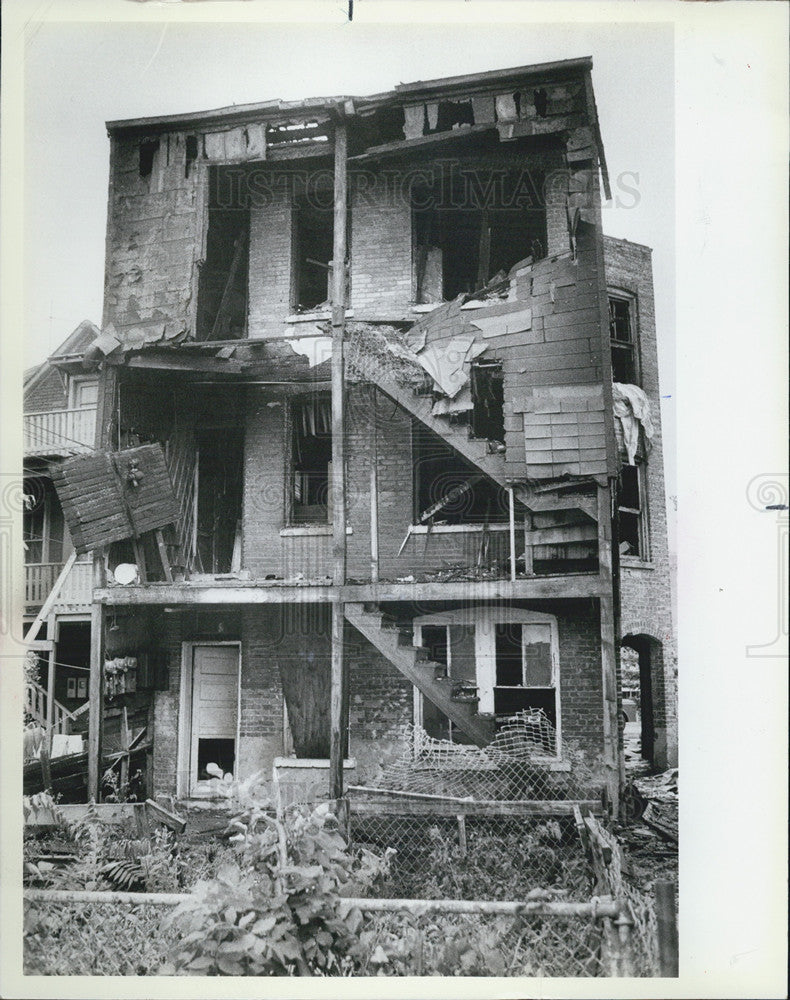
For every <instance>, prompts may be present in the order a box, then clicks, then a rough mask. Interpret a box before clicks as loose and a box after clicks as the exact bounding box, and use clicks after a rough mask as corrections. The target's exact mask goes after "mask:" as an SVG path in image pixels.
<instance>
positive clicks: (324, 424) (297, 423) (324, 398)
mask: <svg viewBox="0 0 790 1000" xmlns="http://www.w3.org/2000/svg"><path fill="white" fill-rule="evenodd" d="M291 423H292V428H293V434H292V470H293V477H292V488H291V522H292V523H293V524H326V522H327V520H328V518H329V489H330V484H331V480H332V398H331V396H330V394H329V393H319V394H317V395H315V396H309V397H307V398H305V399H298V400H296V401H295V402H294V404H293V407H292V410H291Z"/></svg>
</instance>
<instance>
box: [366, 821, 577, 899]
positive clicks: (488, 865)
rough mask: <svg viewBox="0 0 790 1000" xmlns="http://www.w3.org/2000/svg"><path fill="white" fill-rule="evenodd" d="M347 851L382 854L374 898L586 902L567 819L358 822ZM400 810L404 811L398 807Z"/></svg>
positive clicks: (573, 832)
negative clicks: (385, 857)
mask: <svg viewBox="0 0 790 1000" xmlns="http://www.w3.org/2000/svg"><path fill="white" fill-rule="evenodd" d="M355 808H359V806H356V807H355V805H354V804H353V803H352V813H351V822H350V830H351V840H352V844H353V846H354V848H355V849H357V850H359V849H365V848H366V849H369V850H372V851H375V852H377V853H382V852H383V851H388V852H389V865H388V872H387V874H386V875H385V876H382V877H381V878H380V879H379V881H378V883H377V884H376V886H375V893H376V895H380V896H384V897H399V898H413V899H417V898H419V899H500V900H504V899H525V898H534V897H530V893H533V894H537V896H538V898H545V899H575V900H579V899H586V898H589V896H590V893H591V891H592V878H591V872H590V867H589V864H588V862H587V859H586V857H585V854H584V850H583V848H582V845H581V843H580V841H579V838H578V835H577V833H576V830H575V827H574V823H573V820H572V819H571V820H568V819H567V818H559V819H557V818H538V819H534V818H523V817H508V816H498V817H497V816H490V817H479V816H469V815H464V814H460V815H459V816H454V817H448V816H437V815H433V816H431V815H423V816H420V815H408V813H407V812H404V813H402V814H400V815H375V814H373V815H372V814H371V812H373V811H375V808H376V806H375V805H373V806H371V809H370V811H367V810H366V811H365V812H364V813H362V814H360V813H357V812H355V811H354V810H355ZM404 808H407V807H404Z"/></svg>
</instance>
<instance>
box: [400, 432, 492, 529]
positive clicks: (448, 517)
mask: <svg viewBox="0 0 790 1000" xmlns="http://www.w3.org/2000/svg"><path fill="white" fill-rule="evenodd" d="M412 441H413V461H414V480H413V482H414V518H415V522H414V523H415V524H421V523H425V521H427V520H430V521H431V523H433V524H484V523H486V522H488V523H492V524H493V523H505V522H507V520H508V497H507V493H506V492H505V490H503V489H502V487H501V486H498V485H496V484H495V483H491V482H490V481H489V480H488V479H486V478H485V477H483V476H481V475H480V473H479V471H478V470H477V469H475V468H474V467H473V466H472V465H471V464H470V463H468V462H466V461H465V460H464V459H462V458H461V457H460V456H459V455H458V454H457V453H456V452H455V451H453V449H452V448H451V447H450V446H449V445H447V444H445V442H444V441H442V439H441V438H440V437H439V435H438V434H435V433H434V432H433V431H431V430H429V429H428V428H427V427H424V426H423V425H422V424H418V423H416V422H415V423H414V425H413V436H412ZM431 511H433V512H432V513H431Z"/></svg>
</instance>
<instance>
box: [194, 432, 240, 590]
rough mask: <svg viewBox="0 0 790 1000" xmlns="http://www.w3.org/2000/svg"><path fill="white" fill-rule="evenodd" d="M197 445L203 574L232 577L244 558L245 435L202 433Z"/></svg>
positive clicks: (198, 545)
mask: <svg viewBox="0 0 790 1000" xmlns="http://www.w3.org/2000/svg"><path fill="white" fill-rule="evenodd" d="M197 443H198V493H197V551H198V559H199V564H200V568H201V570H202V572H204V573H213V574H216V573H229V572H230V571H231V569H232V568H234V563H236V564H238V563H239V562H240V558H241V504H242V479H243V456H244V438H243V433H242V431H241V430H239V429H237V428H227V427H226V428H212V429H211V430H210V431H208V430H204V431H199V432H198V435H197ZM235 568H236V569H238V568H240V566H239V565H236V566H235Z"/></svg>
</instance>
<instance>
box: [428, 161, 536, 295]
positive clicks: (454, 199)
mask: <svg viewBox="0 0 790 1000" xmlns="http://www.w3.org/2000/svg"><path fill="white" fill-rule="evenodd" d="M461 167H462V168H463V169H458V170H454V171H453V174H452V176H451V177H450V178H447V177H443V178H442V179H441V181H437V183H435V184H433V185H430V184H428V185H426V184H419V185H418V184H415V185H414V186H413V187H412V189H411V198H412V245H413V248H414V251H413V256H414V297H415V302H417V303H418V304H424V303H430V302H436V301H441V300H442V299H445V300H449V299H453V298H455V297H456V296H457V295H460V294H462V293H467V294H468V293H471V292H474V291H476V290H477V289H479V288H482V287H483V286H484V285H485V284H486V283H487V282H488V281H489V280H490V279H491V277H493V276H494V275H497V274H498V273H499V272H500V271H508V270H509V269H510V268H511V267H512V266H513V265H514V264H516V263H517V262H518V261H520V260H523V259H524V258H525V257H527V256H529V255H530V254H533V255H534V254H535V253H536V252H538V253H539V252H541V250H540V248H541V247H542V246H545V245H546V214H545V209H544V208H543V206H542V203H541V197H540V190H541V185H542V183H543V178H542V177H541V176H535V177H534V178H529V179H527V178H525V175H524V172H523V171H520V170H503V169H502V168H497V169H493V168H491V167H486V166H484V165H476V164H475V162H474V161H470V162H469V164H468V165H467V166H464V164H461Z"/></svg>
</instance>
